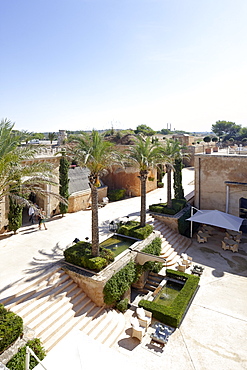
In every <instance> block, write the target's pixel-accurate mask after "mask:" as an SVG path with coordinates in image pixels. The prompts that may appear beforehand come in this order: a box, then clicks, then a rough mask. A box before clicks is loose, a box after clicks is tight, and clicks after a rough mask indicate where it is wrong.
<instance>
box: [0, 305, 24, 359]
mask: <svg viewBox="0 0 247 370" xmlns="http://www.w3.org/2000/svg"><path fill="white" fill-rule="evenodd" d="M22 333H23V320H22V318H21V317H20V316H18V315H16V314H15V313H13V312H11V311H8V310H6V308H5V307H4V306H3V305H2V304H0V353H1V352H3V351H4V350H5V349H6V348H8V347H9V346H10V345H11V344H12V343H13V342H14V341H15V340H16V339H17V338H18V337H19V336H20V335H21V334H22Z"/></svg>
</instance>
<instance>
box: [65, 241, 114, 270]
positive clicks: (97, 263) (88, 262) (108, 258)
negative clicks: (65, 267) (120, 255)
mask: <svg viewBox="0 0 247 370" xmlns="http://www.w3.org/2000/svg"><path fill="white" fill-rule="evenodd" d="M99 254H100V255H99V257H93V256H92V249H91V243H88V242H78V243H76V244H75V245H73V246H72V247H70V248H68V249H66V250H65V251H64V258H65V261H66V262H69V263H71V264H73V265H76V266H79V267H84V268H87V269H89V270H93V271H101V270H102V269H103V268H105V267H106V266H107V265H109V263H111V262H113V261H114V254H113V252H112V251H111V250H109V249H106V248H102V247H100V251H99Z"/></svg>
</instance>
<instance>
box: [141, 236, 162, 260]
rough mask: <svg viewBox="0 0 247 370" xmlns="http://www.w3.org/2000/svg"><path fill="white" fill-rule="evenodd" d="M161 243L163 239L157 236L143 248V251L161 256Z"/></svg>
mask: <svg viewBox="0 0 247 370" xmlns="http://www.w3.org/2000/svg"><path fill="white" fill-rule="evenodd" d="M161 244H162V241H161V239H160V238H159V237H157V238H155V239H154V240H153V241H152V242H151V243H150V244H149V245H147V246H146V247H145V248H143V249H142V252H144V253H149V254H154V255H155V256H159V255H160V252H161Z"/></svg>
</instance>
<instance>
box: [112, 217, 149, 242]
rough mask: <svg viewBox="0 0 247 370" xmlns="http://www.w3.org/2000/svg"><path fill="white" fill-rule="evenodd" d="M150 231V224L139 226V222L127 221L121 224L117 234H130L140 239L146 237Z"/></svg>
mask: <svg viewBox="0 0 247 370" xmlns="http://www.w3.org/2000/svg"><path fill="white" fill-rule="evenodd" d="M152 232H153V226H152V225H148V224H147V225H145V226H144V227H141V226H140V222H138V221H128V222H126V224H124V225H121V226H120V227H119V228H118V230H117V233H118V234H122V235H126V236H131V237H132V238H136V239H141V240H143V239H146V238H147V237H148V236H149V235H150V234H151V233H152Z"/></svg>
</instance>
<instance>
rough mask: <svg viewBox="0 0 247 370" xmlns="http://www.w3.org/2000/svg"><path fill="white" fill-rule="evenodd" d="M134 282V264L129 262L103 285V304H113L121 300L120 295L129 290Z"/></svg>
mask: <svg viewBox="0 0 247 370" xmlns="http://www.w3.org/2000/svg"><path fill="white" fill-rule="evenodd" d="M135 280H136V269H135V263H134V262H133V261H130V262H129V263H128V264H127V265H126V266H124V267H123V268H122V269H121V270H120V271H118V272H117V273H116V274H115V275H113V276H112V277H111V278H110V279H109V280H108V281H107V283H106V284H105V286H104V289H103V293H104V302H105V303H106V304H115V303H116V302H117V301H119V300H120V299H121V297H122V295H123V294H124V293H125V292H126V291H127V290H128V289H129V288H130V286H131V284H132V283H133V282H134V281H135Z"/></svg>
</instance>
